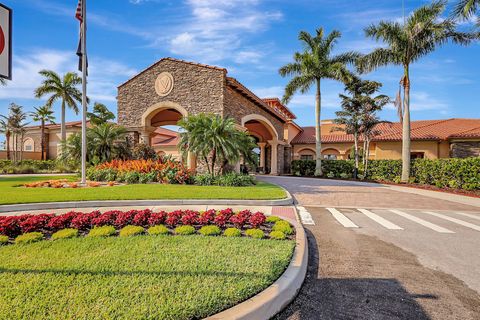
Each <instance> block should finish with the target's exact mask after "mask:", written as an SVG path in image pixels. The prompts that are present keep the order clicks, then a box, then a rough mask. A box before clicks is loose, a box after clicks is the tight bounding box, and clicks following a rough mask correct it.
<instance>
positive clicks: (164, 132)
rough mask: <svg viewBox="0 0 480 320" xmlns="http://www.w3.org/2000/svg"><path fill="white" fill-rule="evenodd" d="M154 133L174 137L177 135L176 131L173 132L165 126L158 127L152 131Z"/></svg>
mask: <svg viewBox="0 0 480 320" xmlns="http://www.w3.org/2000/svg"><path fill="white" fill-rule="evenodd" d="M154 133H156V134H160V135H163V136H169V137H176V136H178V132H175V131H173V130H169V129H166V128H162V127H158V128H157V130H155V131H154Z"/></svg>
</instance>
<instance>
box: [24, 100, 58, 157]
mask: <svg viewBox="0 0 480 320" xmlns="http://www.w3.org/2000/svg"><path fill="white" fill-rule="evenodd" d="M34 109H35V111H34V112H30V116H31V117H32V119H33V121H37V122H38V121H40V130H41V135H42V138H41V142H40V144H41V149H42V160H47V153H46V145H45V125H46V123H55V116H54V115H53V110H52V107H49V106H42V107H35V108H34Z"/></svg>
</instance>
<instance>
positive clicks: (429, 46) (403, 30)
mask: <svg viewBox="0 0 480 320" xmlns="http://www.w3.org/2000/svg"><path fill="white" fill-rule="evenodd" d="M445 3H446V2H445V1H443V0H442V1H435V2H433V3H432V4H429V5H426V6H423V7H421V8H419V9H417V10H415V11H414V12H413V14H412V15H410V16H409V17H408V18H407V19H406V21H405V23H404V24H400V23H398V22H392V21H381V22H380V23H379V24H378V25H371V26H369V27H367V28H366V29H365V33H366V35H367V36H368V37H372V38H374V39H375V40H377V41H378V40H382V41H383V42H384V44H386V47H383V48H377V49H375V50H374V51H373V52H371V53H369V54H367V55H365V56H364V57H362V58H361V59H359V60H358V62H357V67H358V69H359V71H360V72H370V71H372V70H375V69H377V68H379V67H382V66H388V65H398V66H402V67H403V78H402V84H403V89H404V97H403V136H402V142H403V143H402V181H403V182H407V181H408V179H409V176H410V65H411V64H412V63H414V62H416V61H418V60H419V59H420V58H422V57H424V56H426V55H427V54H429V53H430V52H432V51H434V50H435V49H436V48H437V47H438V46H441V45H442V44H445V43H447V42H448V41H449V40H452V41H454V42H455V43H460V44H468V43H470V42H471V41H472V40H473V39H474V38H475V35H473V34H469V33H462V32H456V30H455V29H456V26H457V24H456V22H455V21H454V20H453V19H442V17H441V15H442V13H443V11H444V10H445Z"/></svg>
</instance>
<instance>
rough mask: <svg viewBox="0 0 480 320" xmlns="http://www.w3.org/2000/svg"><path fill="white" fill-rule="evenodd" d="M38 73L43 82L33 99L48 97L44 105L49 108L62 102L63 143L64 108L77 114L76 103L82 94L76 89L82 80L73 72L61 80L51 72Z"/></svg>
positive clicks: (62, 136)
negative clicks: (57, 102) (59, 101)
mask: <svg viewBox="0 0 480 320" xmlns="http://www.w3.org/2000/svg"><path fill="white" fill-rule="evenodd" d="M39 73H40V74H41V75H42V76H43V77H44V80H43V82H42V84H41V85H40V87H38V88H37V89H36V90H35V97H36V98H41V97H43V96H45V95H50V97H49V98H48V100H47V103H46V105H47V106H49V107H51V106H52V105H53V104H54V103H55V102H56V101H57V100H61V101H62V119H61V121H62V124H61V139H62V141H64V140H65V139H66V138H67V132H66V127H65V108H66V107H69V108H70V109H72V110H73V111H75V113H76V114H78V112H79V109H78V105H77V102H78V103H81V102H82V93H81V92H80V90H79V89H78V85H80V84H82V78H80V77H79V76H78V75H77V74H76V73H74V72H67V73H66V74H65V75H64V76H63V78H61V77H60V76H59V75H58V74H57V73H55V72H54V71H51V70H42V71H40V72H39ZM87 102H88V98H87Z"/></svg>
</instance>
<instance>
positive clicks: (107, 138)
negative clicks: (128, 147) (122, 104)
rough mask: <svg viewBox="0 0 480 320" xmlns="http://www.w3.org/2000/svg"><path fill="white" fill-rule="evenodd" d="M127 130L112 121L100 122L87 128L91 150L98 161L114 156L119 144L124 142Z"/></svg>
mask: <svg viewBox="0 0 480 320" xmlns="http://www.w3.org/2000/svg"><path fill="white" fill-rule="evenodd" d="M126 134H127V130H126V129H125V128H124V127H122V126H118V125H116V124H114V123H102V124H99V125H97V126H93V127H91V128H89V130H88V133H87V139H88V140H90V141H91V152H92V155H93V156H94V157H97V158H98V160H99V161H100V162H105V161H110V160H112V159H113V158H115V157H116V156H117V155H118V154H117V152H116V151H117V148H118V147H119V144H123V143H126V140H125V135H126Z"/></svg>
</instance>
